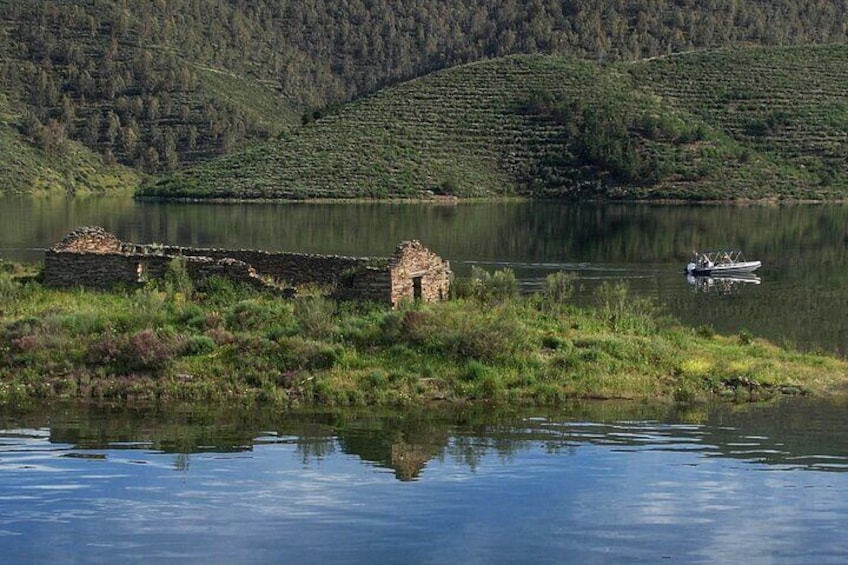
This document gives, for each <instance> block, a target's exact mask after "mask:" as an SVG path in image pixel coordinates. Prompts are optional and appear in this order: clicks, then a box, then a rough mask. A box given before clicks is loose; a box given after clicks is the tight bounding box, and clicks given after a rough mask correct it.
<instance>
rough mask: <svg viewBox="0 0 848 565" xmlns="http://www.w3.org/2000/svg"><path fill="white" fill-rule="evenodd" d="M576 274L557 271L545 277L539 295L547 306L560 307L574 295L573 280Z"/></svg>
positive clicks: (575, 278)
mask: <svg viewBox="0 0 848 565" xmlns="http://www.w3.org/2000/svg"><path fill="white" fill-rule="evenodd" d="M576 280H577V275H575V274H574V273H566V272H564V271H559V272H556V273H553V274H550V275H548V276H547V277H545V284H544V286H543V287H542V291H541V292H540V293H539V297H540V299H541V300H542V303H543V304H544V305H546V306H547V307H549V308H560V307H562V306H564V305H565V304H566V303H567V302H568V301H569V300H571V298H572V297H573V296H574V281H576Z"/></svg>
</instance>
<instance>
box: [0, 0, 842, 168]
mask: <svg viewBox="0 0 848 565" xmlns="http://www.w3.org/2000/svg"><path fill="white" fill-rule="evenodd" d="M847 19H848V4H846V3H845V2H844V1H843V0H770V1H769V2H763V1H762V0H687V1H686V2H681V1H678V2H656V1H646V0H620V1H617V2H601V1H598V0H592V1H588V0H532V1H527V0H498V1H496V2H495V1H487V2H482V1H480V0H453V1H452V2H449V3H445V2H442V1H437V0H404V1H403V2H399V1H397V0H368V1H367V2H363V1H362V0H251V1H250V2H246V1H239V2H235V1H232V0H167V1H164V0H160V1H155V2H127V1H126V0H39V1H28V2H27V1H21V0H0V92H2V93H4V94H5V95H6V96H7V97H8V98H9V99H10V100H15V101H17V102H20V103H21V104H23V105H25V107H26V109H27V111H28V113H29V115H31V116H32V119H33V120H37V121H38V124H37V125H38V127H48V126H49V130H50V132H51V133H52V134H53V135H54V136H60V137H66V138H68V139H72V140H75V141H78V142H81V143H83V144H84V145H86V146H87V147H88V148H89V149H92V150H94V151H95V152H98V153H100V154H102V155H103V156H104V157H105V158H106V159H107V160H109V161H111V160H115V161H117V162H119V163H122V164H124V165H128V166H132V167H134V168H136V169H138V170H139V171H144V172H148V173H155V174H159V173H164V172H167V171H173V170H177V169H179V168H182V167H185V166H186V165H191V164H193V163H196V162H198V161H202V160H207V159H211V158H215V157H218V156H221V155H226V154H228V153H230V152H231V151H233V150H234V149H236V148H240V147H244V146H246V145H248V144H250V143H252V142H254V141H257V140H265V139H269V138H272V137H276V136H277V135H278V134H280V133H281V132H286V131H288V129H289V128H290V127H292V126H293V125H297V124H298V123H299V122H300V117H301V116H309V115H310V114H311V113H312V112H314V111H315V110H316V109H321V108H324V107H326V106H328V105H333V104H338V103H344V102H348V101H350V100H355V99H359V98H361V97H363V96H365V95H367V94H370V93H374V92H376V91H377V90H379V89H380V88H382V87H384V86H386V85H390V84H396V83H398V82H400V81H404V80H409V79H411V78H414V77H420V76H424V75H426V74H428V73H431V72H433V71H435V70H438V69H445V68H449V67H454V66H457V65H461V64H466V63H470V62H473V61H480V60H486V59H494V58H498V57H503V56H507V55H517V54H549V55H564V56H573V57H578V58H584V59H587V60H593V61H604V62H613V61H628V60H631V61H632V60H638V59H643V58H645V57H653V56H660V55H667V54H669V53H675V52H684V51H692V50H700V49H716V48H720V47H730V46H739V45H748V44H750V45H764V46H765V45H790V44H794V45H800V44H814V43H820V44H821V43H838V42H844V41H845V40H846V38H848V28H846V26H845V25H844V22H845V21H846V20H847ZM319 111H320V110H319ZM53 145H54V144H47V147H46V150H47V151H48V152H49V151H51V150H52V147H53ZM625 172H626V171H625Z"/></svg>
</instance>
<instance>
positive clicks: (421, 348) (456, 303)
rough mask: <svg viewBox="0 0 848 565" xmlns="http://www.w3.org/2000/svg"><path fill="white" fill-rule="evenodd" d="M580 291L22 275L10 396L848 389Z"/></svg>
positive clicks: (538, 399) (1, 363)
mask: <svg viewBox="0 0 848 565" xmlns="http://www.w3.org/2000/svg"><path fill="white" fill-rule="evenodd" d="M7 267H8V268H7ZM478 275H479V273H478ZM496 275H497V274H496ZM496 275H492V276H491V277H489V278H488V279H485V281H484V283H483V284H493V285H495V287H496V288H497V287H498V286H499V285H500V287H501V288H502V286H503V285H502V281H503V280H507V279H508V278H509V277H508V275H507V274H500V275H497V276H496ZM567 286H568V283H567V282H565V281H563V280H557V279H556V278H555V277H552V278H551V280H550V281H549V282H548V285H547V289H546V290H545V291H544V292H542V293H540V294H538V295H529V296H516V295H514V294H512V293H502V292H495V291H493V292H488V293H481V292H479V291H474V290H473V289H474V285H472V284H466V285H464V286H460V288H465V289H472V292H471V293H470V294H468V295H464V296H457V297H456V298H454V299H453V300H450V301H447V302H442V303H438V304H433V305H426V306H425V305H414V304H410V305H408V306H407V307H405V308H402V309H400V310H394V311H392V310H386V309H385V308H384V307H381V306H377V305H370V304H365V303H339V304H337V303H335V302H332V301H329V300H326V299H324V298H320V297H315V296H306V297H303V298H298V299H280V298H277V297H273V296H270V295H266V294H262V293H259V292H257V291H253V290H249V289H242V288H234V287H233V286H232V285H231V284H229V283H228V282H226V281H222V280H217V281H215V282H214V284H213V285H211V286H209V285H207V286H206V287H203V286H200V287H198V288H192V292H189V293H186V292H184V289H180V288H179V287H178V285H177V284H175V282H174V280H171V281H170V282H163V283H162V285H161V286H159V287H156V286H148V287H145V288H140V289H126V290H119V291H114V292H93V291H86V290H71V291H68V290H54V289H46V288H43V287H42V286H41V285H40V284H39V283H38V282H37V280H36V279H34V278H33V277H32V276H31V271H26V270H22V269H20V268H14V267H13V266H4V267H3V268H2V269H0V401H2V402H16V403H25V402H30V401H35V400H37V399H41V398H46V399H57V398H70V399H76V400H96V401H109V402H131V401H143V402H169V401H186V400H188V401H239V402H241V401H246V402H254V401H262V402H269V403H272V404H279V405H293V404H300V405H311V404H319V405H349V404H354V405H411V404H422V403H429V402H453V403H465V402H472V403H478V402H482V403H497V404H501V403H510V404H537V405H549V404H556V403H559V402H563V401H566V400H570V399H587V398H604V399H632V400H649V399H650V400H664V401H669V402H671V401H684V402H695V401H699V400H707V399H710V398H715V397H721V398H728V399H731V400H740V401H742V400H744V401H749V400H758V399H765V398H771V397H774V396H779V395H782V394H798V393H806V394H829V393H833V392H838V391H845V390H846V388H845V387H846V384H847V383H848V362H846V361H844V360H839V359H836V358H832V357H828V356H824V355H816V354H805V353H798V352H795V351H790V350H785V349H781V348H778V347H776V346H774V345H771V344H769V343H766V342H764V341H762V340H760V339H757V338H755V337H753V336H749V335H744V336H720V335H714V334H712V333H711V332H704V331H696V330H694V329H688V328H683V327H680V326H678V325H677V324H675V323H673V322H671V321H669V320H666V319H664V318H663V317H662V316H661V315H660V313H658V312H656V310H655V309H654V310H651V309H650V308H647V307H646V305H645V304H644V302H643V301H642V300H639V299H636V298H633V297H632V296H630V294H629V292H628V290H627V288H626V287H621V286H616V287H611V288H609V289H607V290H605V291H603V292H601V293H599V297H598V301H599V304H600V307H599V308H597V309H576V308H574V307H573V306H571V305H570V304H569V299H568V296H569V293H568V292H561V291H562V290H563V288H564V287H567ZM565 290H567V288H566V289H565Z"/></svg>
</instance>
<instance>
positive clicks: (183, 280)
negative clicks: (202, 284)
mask: <svg viewBox="0 0 848 565" xmlns="http://www.w3.org/2000/svg"><path fill="white" fill-rule="evenodd" d="M165 288H166V290H167V292H168V295H169V296H170V297H172V298H174V297H175V296H176V295H177V294H181V295H182V296H183V298H184V299H185V300H191V297H192V295H193V294H194V281H193V280H192V278H191V275H189V273H188V269H187V267H186V259H185V257H175V258H174V259H173V260H171V262H170V263H168V271H167V272H166V273H165Z"/></svg>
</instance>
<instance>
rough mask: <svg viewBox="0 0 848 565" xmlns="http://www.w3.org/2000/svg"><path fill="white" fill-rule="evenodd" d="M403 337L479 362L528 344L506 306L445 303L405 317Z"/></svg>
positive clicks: (494, 359) (524, 349)
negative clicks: (433, 309)
mask: <svg viewBox="0 0 848 565" xmlns="http://www.w3.org/2000/svg"><path fill="white" fill-rule="evenodd" d="M405 322H406V323H405V324H404V326H403V330H402V339H405V340H406V341H407V342H408V343H411V344H415V345H418V346H421V347H424V348H425V349H427V350H430V351H432V352H434V353H439V354H442V353H447V354H449V355H453V356H454V357H457V358H459V359H462V360H468V359H476V360H478V361H481V362H497V361H499V360H503V359H508V358H514V357H521V356H522V355H524V354H525V353H526V352H527V351H529V350H530V349H531V348H530V347H529V338H528V334H527V331H526V328H525V327H524V324H523V323H522V322H521V320H520V318H519V317H518V316H517V315H516V313H515V312H514V311H513V310H512V309H509V308H495V309H491V308H490V309H481V308H480V307H479V306H478V305H476V304H475V303H473V302H467V303H445V304H443V305H440V307H439V308H438V309H437V310H436V311H431V312H427V311H424V312H421V313H417V314H416V315H415V316H411V317H409V318H407V319H406V320H405Z"/></svg>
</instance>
